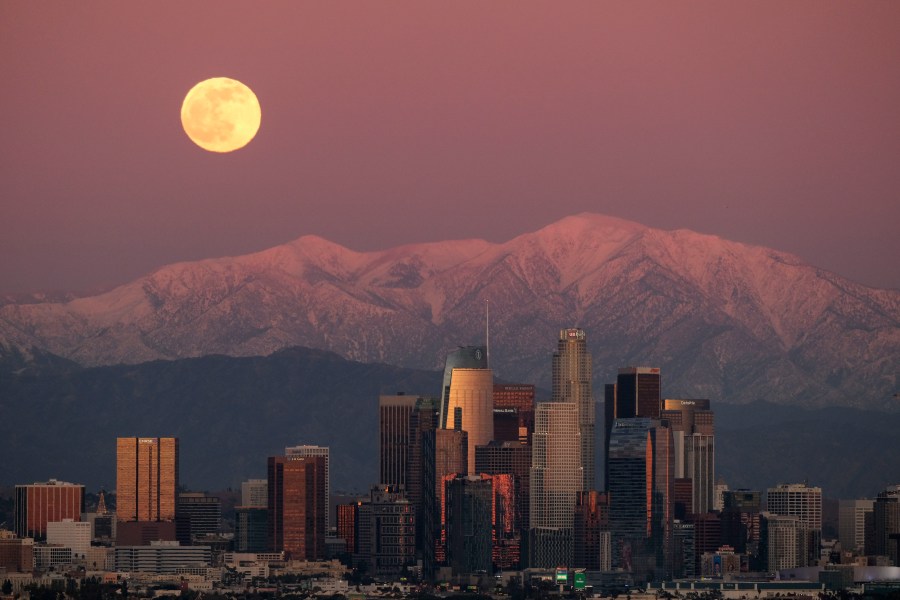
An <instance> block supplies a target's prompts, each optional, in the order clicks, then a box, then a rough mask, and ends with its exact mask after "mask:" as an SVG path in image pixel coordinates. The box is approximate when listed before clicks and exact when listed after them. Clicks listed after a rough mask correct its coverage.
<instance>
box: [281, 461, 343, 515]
mask: <svg viewBox="0 0 900 600" xmlns="http://www.w3.org/2000/svg"><path fill="white" fill-rule="evenodd" d="M284 455H285V456H287V457H288V458H305V457H310V456H318V457H319V458H321V459H322V460H323V461H324V462H323V464H324V465H325V530H326V531H327V530H328V528H329V527H331V451H330V450H329V449H328V448H327V447H326V446H311V445H302V446H291V447H288V448H285V449H284Z"/></svg>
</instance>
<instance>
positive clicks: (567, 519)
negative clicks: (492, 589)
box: [528, 402, 584, 568]
mask: <svg viewBox="0 0 900 600" xmlns="http://www.w3.org/2000/svg"><path fill="white" fill-rule="evenodd" d="M578 414H579V413H578V406H577V405H576V404H575V403H574V402H539V403H538V404H537V406H536V409H535V426H534V437H533V449H532V457H531V480H530V485H531V499H530V510H531V515H530V518H529V527H530V531H529V538H528V552H529V555H530V556H529V561H528V566H529V567H541V568H556V567H557V566H559V565H568V564H570V563H571V562H572V558H573V552H574V548H573V527H574V519H575V498H576V495H577V493H578V492H579V491H581V486H582V485H583V484H584V476H583V473H582V465H581V461H580V458H579V457H580V453H581V431H580V429H579V427H578Z"/></svg>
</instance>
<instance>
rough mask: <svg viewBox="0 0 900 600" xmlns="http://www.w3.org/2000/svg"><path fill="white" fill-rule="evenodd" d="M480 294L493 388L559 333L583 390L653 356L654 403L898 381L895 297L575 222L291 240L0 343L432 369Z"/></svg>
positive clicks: (876, 402) (58, 309)
mask: <svg viewBox="0 0 900 600" xmlns="http://www.w3.org/2000/svg"><path fill="white" fill-rule="evenodd" d="M488 300H489V301H490V306H491V326H492V332H491V342H492V351H491V355H492V358H493V359H494V368H495V371H496V372H497V375H498V376H500V377H503V378H505V379H507V380H521V381H532V382H536V383H539V384H542V385H547V383H548V380H549V376H550V375H549V371H550V369H549V365H550V356H551V354H552V352H553V349H554V347H555V339H556V335H557V333H558V330H559V329H561V328H564V327H569V326H579V327H582V328H584V329H585V330H586V331H587V333H588V340H589V344H590V346H591V349H592V351H593V353H594V372H595V374H596V379H597V383H598V384H599V383H602V382H604V381H610V380H612V378H614V374H615V369H616V368H617V367H619V366H624V365H628V364H652V365H657V366H661V367H662V368H663V373H664V391H665V393H666V394H668V395H688V396H697V397H711V398H715V399H720V400H725V401H731V402H744V401H750V400H755V399H766V400H772V401H779V402H790V403H799V404H821V405H824V404H845V405H856V406H887V405H888V404H889V401H888V400H887V399H888V398H889V396H890V395H891V394H893V392H894V391H895V389H894V388H895V386H896V385H897V381H896V378H897V372H898V370H900V293H898V292H896V291H888V290H873V289H870V288H866V287H864V286H861V285H858V284H855V283H853V282H851V281H848V280H846V279H843V278H840V277H838V276H837V275H834V274H832V273H828V272H825V271H822V270H819V269H816V268H814V267H811V266H809V265H806V264H804V263H803V261H801V260H800V259H799V258H797V257H794V256H792V255H789V254H785V253H782V252H778V251H775V250H771V249H767V248H761V247H755V246H749V245H746V244H740V243H735V242H730V241H727V240H723V239H720V238H718V237H715V236H710V235H701V234H697V233H694V232H691V231H686V230H678V231H662V230H657V229H651V228H648V227H644V226H642V225H639V224H637V223H633V222H629V221H623V220H620V219H614V218H610V217H604V216H600V215H592V214H581V215H576V216H573V217H568V218H566V219H563V220H561V221H559V222H557V223H554V224H551V225H549V226H547V227H545V228H543V229H541V230H539V231H537V232H534V233H529V234H524V235H521V236H519V237H517V238H515V239H513V240H510V241H508V242H506V243H503V244H491V243H488V242H485V241H482V240H464V241H451V242H440V243H431V244H416V245H408V246H401V247H397V248H392V249H388V250H384V251H378V252H366V253H363V252H354V251H352V250H349V249H347V248H344V247H342V246H339V245H337V244H334V243H332V242H329V241H327V240H324V239H322V238H319V237H316V236H305V237H302V238H299V239H298V240H296V241H294V242H291V243H288V244H285V245H282V246H278V247H275V248H271V249H268V250H265V251H262V252H257V253H255V254H250V255H246V256H240V257H234V258H220V259H210V260H203V261H198V262H192V263H178V264H174V265H169V266H167V267H163V268H161V269H158V270H157V271H155V272H153V273H151V274H149V275H147V276H146V277H143V278H141V279H138V280H136V281H133V282H131V283H129V284H126V285H123V286H120V287H118V288H116V289H114V290H111V291H109V292H107V293H104V294H100V295H97V296H93V297H87V298H78V299H75V300H71V301H69V302H65V303H44V304H19V303H11V304H7V305H5V306H0V342H2V344H0V347H7V348H21V349H31V348H36V349H39V350H41V351H43V352H50V353H53V354H57V355H59V356H62V357H65V358H68V359H71V360H74V361H77V362H79V363H81V364H84V365H99V364H113V363H121V362H124V363H137V362H143V361H147V360H153V359H158V358H176V357H188V356H200V355H206V354H213V353H216V354H229V355H238V356H240V355H259V354H268V353H271V352H273V351H275V350H278V349H280V348H283V347H286V346H291V345H304V346H310V347H315V348H323V349H327V350H332V351H335V352H337V353H339V354H341V355H343V356H345V357H347V358H351V359H355V360H362V361H380V362H387V363H393V364H398V365H403V366H411V367H423V368H437V367H439V366H440V365H441V362H442V360H443V356H444V355H445V354H446V352H447V351H448V350H449V349H452V348H453V347H455V346H456V345H458V344H467V343H474V342H480V341H482V340H483V337H484V308H485V301H488ZM598 394H599V392H598Z"/></svg>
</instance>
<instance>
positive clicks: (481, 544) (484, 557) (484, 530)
mask: <svg viewBox="0 0 900 600" xmlns="http://www.w3.org/2000/svg"><path fill="white" fill-rule="evenodd" d="M445 485H446V490H445V506H444V509H443V512H444V513H445V515H446V518H445V521H446V530H447V532H446V556H447V563H448V564H449V565H450V567H451V569H452V570H453V573H454V574H463V573H477V572H478V571H482V572H491V571H492V568H491V546H492V544H491V537H492V536H491V534H492V527H491V509H492V504H493V486H492V482H491V480H490V478H482V477H480V476H475V475H458V476H456V477H453V478H450V479H448V480H447V481H446V484H445Z"/></svg>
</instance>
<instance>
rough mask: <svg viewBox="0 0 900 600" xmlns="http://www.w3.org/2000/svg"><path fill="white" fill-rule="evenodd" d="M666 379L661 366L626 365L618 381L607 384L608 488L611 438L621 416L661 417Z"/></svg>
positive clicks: (606, 464) (605, 401)
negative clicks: (663, 386)
mask: <svg viewBox="0 0 900 600" xmlns="http://www.w3.org/2000/svg"><path fill="white" fill-rule="evenodd" d="M661 390H662V382H661V375H660V370H659V369H658V368H657V367H623V368H621V369H619V373H618V376H617V377H616V383H614V384H607V385H606V386H604V403H605V406H604V415H605V423H604V425H605V427H604V429H605V432H606V435H605V438H604V442H605V445H606V452H605V457H606V461H605V469H604V476H605V482H606V488H607V489H609V478H610V475H609V441H610V436H611V435H612V427H613V424H614V423H615V422H616V420H617V419H633V418H636V417H643V418H647V419H658V418H659V413H660V410H661V409H662V407H661Z"/></svg>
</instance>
